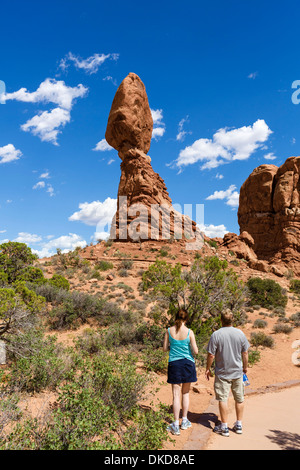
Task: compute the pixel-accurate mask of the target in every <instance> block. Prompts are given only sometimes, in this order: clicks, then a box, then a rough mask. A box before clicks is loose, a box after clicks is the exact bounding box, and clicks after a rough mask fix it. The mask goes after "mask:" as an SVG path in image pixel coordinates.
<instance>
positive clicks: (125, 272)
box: [119, 268, 128, 277]
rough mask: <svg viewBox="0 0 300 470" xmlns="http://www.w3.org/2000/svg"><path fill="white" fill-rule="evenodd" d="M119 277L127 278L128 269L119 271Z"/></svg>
mask: <svg viewBox="0 0 300 470" xmlns="http://www.w3.org/2000/svg"><path fill="white" fill-rule="evenodd" d="M119 276H121V277H128V269H125V268H121V269H119Z"/></svg>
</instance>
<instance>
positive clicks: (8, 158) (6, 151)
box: [0, 144, 22, 163]
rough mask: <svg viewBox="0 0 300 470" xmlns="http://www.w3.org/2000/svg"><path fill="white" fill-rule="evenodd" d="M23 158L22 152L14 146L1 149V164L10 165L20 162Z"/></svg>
mask: <svg viewBox="0 0 300 470" xmlns="http://www.w3.org/2000/svg"><path fill="white" fill-rule="evenodd" d="M21 156H22V152H21V150H17V149H16V148H15V146H14V145H13V144H8V145H5V146H4V147H0V163H10V162H13V161H15V160H19V158H20V157H21Z"/></svg>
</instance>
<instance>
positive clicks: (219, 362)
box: [205, 309, 250, 436]
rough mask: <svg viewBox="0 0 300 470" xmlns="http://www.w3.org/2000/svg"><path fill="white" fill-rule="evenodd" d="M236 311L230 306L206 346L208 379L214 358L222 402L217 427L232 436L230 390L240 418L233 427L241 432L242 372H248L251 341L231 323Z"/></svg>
mask: <svg viewBox="0 0 300 470" xmlns="http://www.w3.org/2000/svg"><path fill="white" fill-rule="evenodd" d="M232 320H233V315H232V312H231V310H229V309H227V310H226V311H225V312H224V313H222V315H221V322H222V328H220V329H219V330H217V331H215V332H214V333H213V334H212V335H211V338H210V340H209V343H208V346H207V364H206V371H205V376H206V378H207V380H209V377H210V376H211V373H210V368H211V366H212V363H213V360H214V359H215V383H214V389H215V394H216V399H217V400H218V402H219V410H220V416H221V425H220V426H216V427H215V428H214V431H215V432H217V433H219V434H222V435H223V436H229V430H228V427H227V415H228V407H227V401H228V396H229V392H230V390H231V391H232V394H233V397H234V400H235V409H236V415H237V421H236V422H235V424H234V427H233V429H234V431H235V432H237V433H238V434H242V416H243V411H244V384H243V372H244V373H246V372H247V367H248V352H247V351H248V348H249V346H250V345H249V342H248V340H247V338H246V336H245V335H244V333H243V332H242V331H241V330H239V329H238V328H234V327H233V326H232Z"/></svg>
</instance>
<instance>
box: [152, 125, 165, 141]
mask: <svg viewBox="0 0 300 470" xmlns="http://www.w3.org/2000/svg"><path fill="white" fill-rule="evenodd" d="M165 130H166V129H165V128H164V127H155V128H153V131H152V138H153V139H155V140H157V139H158V138H159V137H162V136H163V135H164V133H165Z"/></svg>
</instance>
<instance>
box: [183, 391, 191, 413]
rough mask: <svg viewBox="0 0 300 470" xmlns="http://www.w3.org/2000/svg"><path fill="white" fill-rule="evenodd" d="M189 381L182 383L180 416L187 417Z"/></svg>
mask: <svg viewBox="0 0 300 470" xmlns="http://www.w3.org/2000/svg"><path fill="white" fill-rule="evenodd" d="M190 385H191V384H190V383H186V384H182V417H183V418H187V414H188V411H189V406H190V394H189V392H190Z"/></svg>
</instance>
